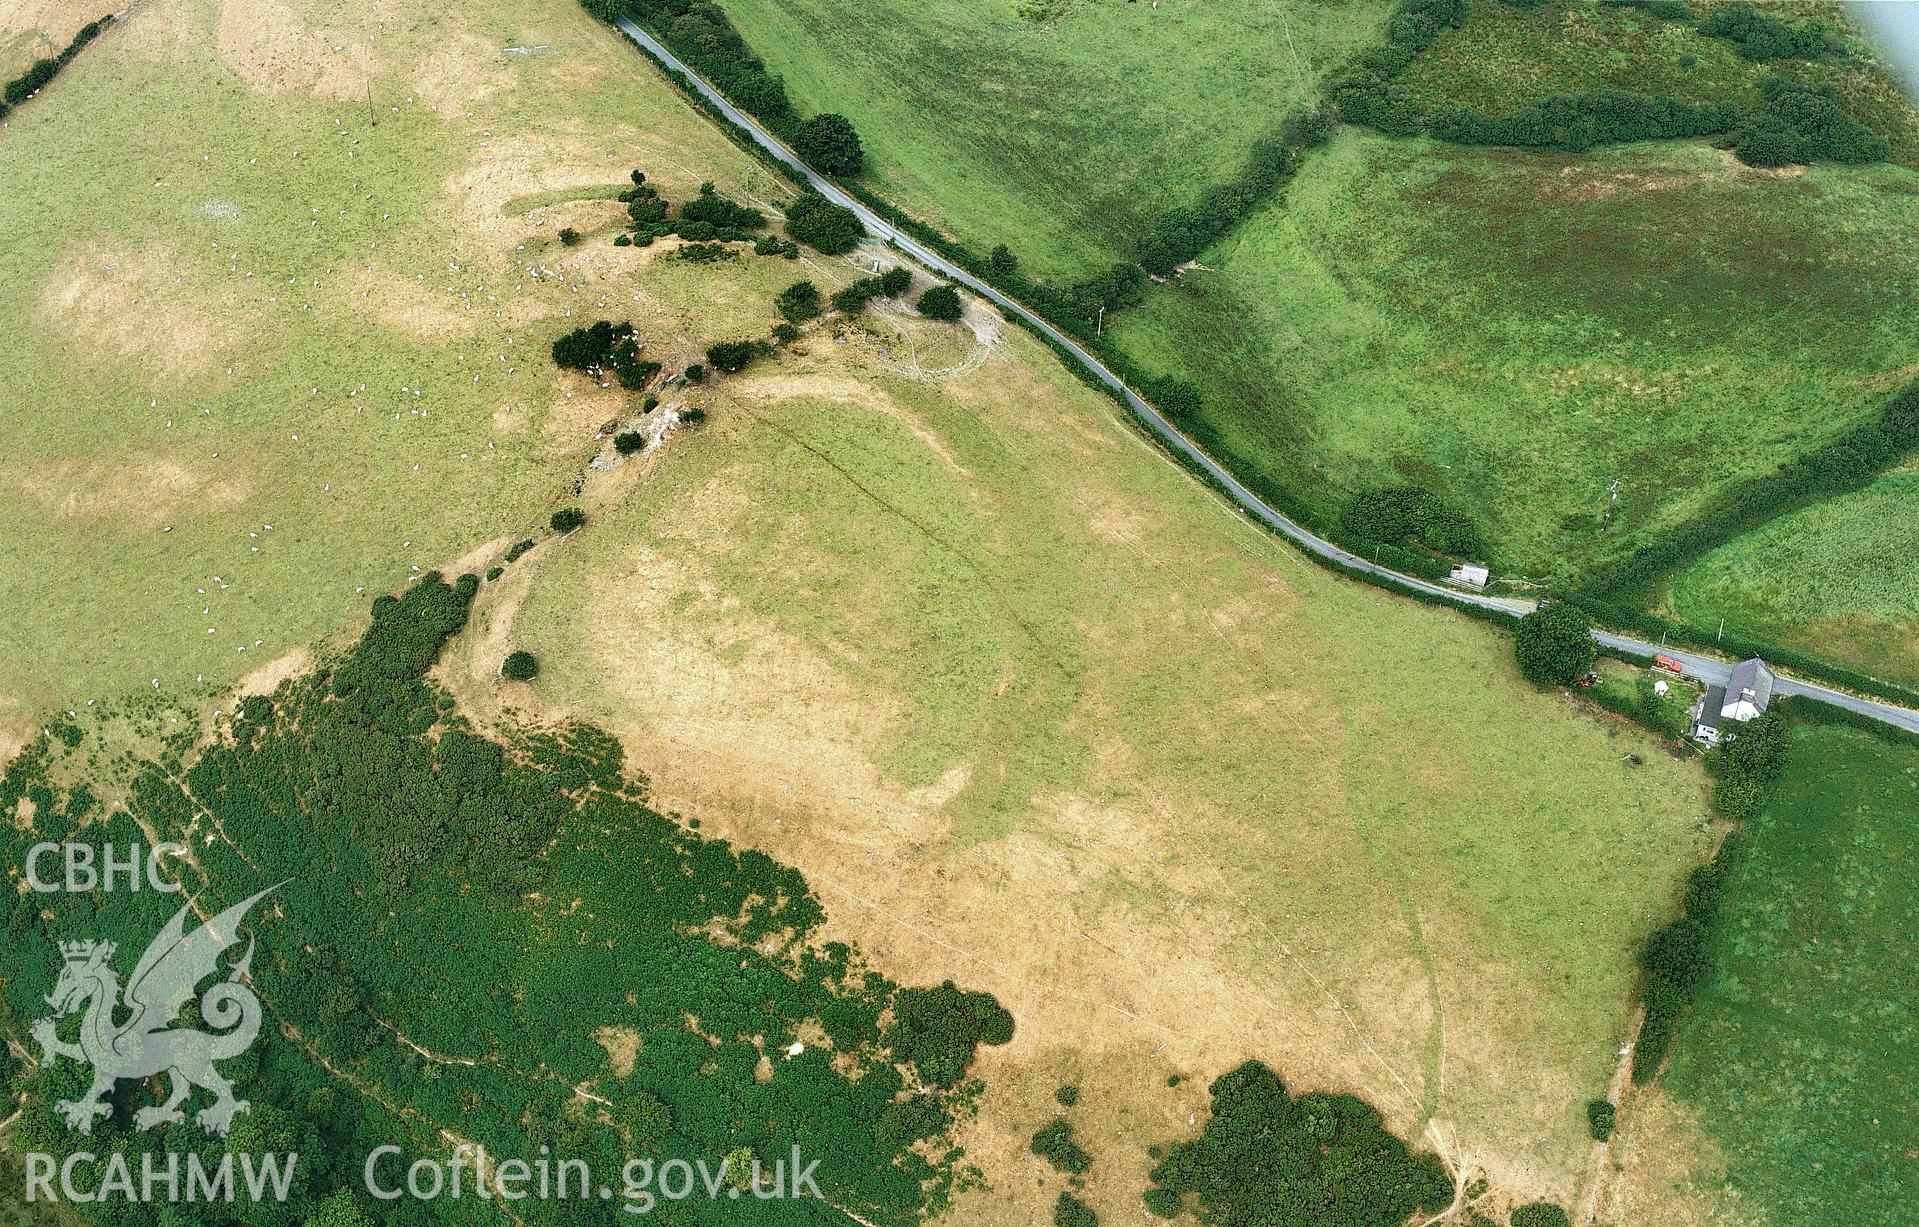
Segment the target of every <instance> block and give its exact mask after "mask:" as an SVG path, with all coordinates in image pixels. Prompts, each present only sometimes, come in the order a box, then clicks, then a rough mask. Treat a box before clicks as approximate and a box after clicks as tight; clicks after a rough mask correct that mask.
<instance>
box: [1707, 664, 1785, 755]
mask: <svg viewBox="0 0 1919 1227" xmlns="http://www.w3.org/2000/svg"><path fill="white" fill-rule="evenodd" d="M1772 681H1773V678H1772V670H1771V669H1768V668H1766V662H1765V661H1763V660H1761V659H1759V658H1758V657H1757V656H1755V657H1753V658H1752V659H1751V660H1747V661H1741V662H1740V663H1739V664H1737V665H1734V666H1733V670H1732V676H1731V677H1729V678H1727V679H1726V684H1725V685H1724V686H1712V687H1709V688H1708V689H1707V691H1706V693H1705V694H1703V695H1701V696H1700V698H1699V702H1698V703H1696V704H1694V705H1693V709H1692V735H1693V737H1694V738H1695V739H1696V740H1699V741H1702V742H1704V743H1705V744H1707V745H1709V746H1710V745H1717V744H1718V743H1719V739H1720V737H1721V736H1722V734H1721V731H1720V730H1721V729H1722V728H1723V727H1724V725H1725V724H1726V722H1727V721H1729V720H1733V721H1738V722H1739V723H1741V724H1743V723H1745V722H1746V721H1748V720H1755V719H1758V717H1759V715H1760V713H1762V712H1764V711H1765V710H1766V708H1767V706H1768V705H1769V704H1771V702H1772ZM1723 735H1724V736H1727V737H1730V736H1731V733H1730V731H1728V732H1726V733H1725V734H1723Z"/></svg>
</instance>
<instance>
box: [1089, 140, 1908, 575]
mask: <svg viewBox="0 0 1919 1227" xmlns="http://www.w3.org/2000/svg"><path fill="white" fill-rule="evenodd" d="M1916 222H1919V176H1915V175H1914V174H1913V173H1912V172H1910V171H1906V170H1904V169H1902V168H1898V167H1892V166H1879V167H1872V168H1865V169H1842V168H1837V167H1815V168H1812V169H1810V170H1808V171H1805V172H1804V173H1800V174H1788V175H1781V174H1764V173H1759V172H1755V171H1751V170H1748V169H1744V168H1740V167H1738V166H1737V165H1736V164H1732V163H1730V162H1729V160H1728V159H1727V158H1725V157H1724V156H1722V155H1721V154H1719V153H1717V152H1716V151H1714V150H1711V149H1706V148H1701V147H1696V146H1690V145H1661V146H1654V147H1636V148H1627V149H1615V150H1609V151H1604V152H1601V153H1596V154H1592V155H1588V156H1584V157H1578V158H1574V157H1567V156H1562V155H1555V154H1521V153H1517V152H1512V151H1503V150H1467V149H1460V148H1456V147H1448V146H1440V145H1434V144H1431V143H1427V142H1421V141H1388V140H1385V139H1383V138H1380V137H1376V136H1372V135H1367V134H1364V133H1359V132H1350V131H1349V132H1345V133H1342V134H1341V135H1340V136H1339V137H1338V138H1337V139H1336V140H1335V141H1334V142H1333V144H1332V145H1331V146H1330V147H1329V148H1327V149H1326V150H1324V151H1322V152H1320V153H1317V154H1315V155H1314V156H1313V157H1312V158H1310V159H1309V160H1308V162H1307V164H1306V167H1305V169H1304V170H1303V172H1302V174H1301V176H1300V178H1299V179H1298V180H1296V181H1295V183H1294V185H1293V187H1292V188H1291V189H1290V191H1289V192H1288V195H1287V197H1286V199H1285V200H1284V201H1283V202H1281V203H1278V204H1275V205H1273V206H1270V207H1268V208H1267V209H1265V210H1263V211H1262V212H1260V213H1258V214H1256V215H1255V216H1254V217H1253V218H1252V219H1251V220H1249V221H1248V222H1247V223H1246V224H1244V225H1243V226H1242V227H1241V228H1240V229H1239V230H1238V231H1236V232H1235V233H1234V234H1233V235H1231V236H1230V237H1228V238H1227V239H1226V240H1225V241H1224V242H1223V243H1221V244H1220V245H1219V247H1217V248H1216V249H1214V250H1213V251H1210V252H1208V253H1207V254H1206V256H1205V257H1203V260H1202V263H1203V264H1204V265H1206V266H1207V267H1206V268H1205V269H1202V270H1197V271H1195V272H1192V273H1189V274H1187V275H1186V276H1184V277H1182V278H1181V279H1180V281H1179V282H1178V283H1177V285H1175V286H1171V287H1167V288H1163V289H1161V290H1158V291H1155V292H1154V293H1153V294H1152V295H1151V296H1150V297H1149V299H1148V301H1147V303H1146V305H1145V306H1143V307H1140V308H1136V309H1134V310H1132V311H1130V312H1128V313H1126V314H1124V315H1122V316H1121V317H1120V320H1119V323H1118V324H1117V325H1116V326H1115V327H1114V328H1113V329H1112V330H1111V331H1112V333H1113V336H1114V338H1115V340H1116V341H1117V342H1118V343H1119V344H1120V345H1121V346H1122V347H1123V348H1124V349H1125V350H1126V351H1127V352H1129V353H1130V354H1132V355H1134V356H1135V357H1137V358H1138V359H1139V361H1140V362H1141V363H1142V364H1143V365H1145V366H1146V367H1147V368H1148V369H1150V370H1160V371H1183V372H1185V373H1186V374H1187V375H1188V376H1189V377H1193V378H1196V379H1197V380H1198V381H1199V382H1200V383H1201V384H1202V385H1203V386H1204V387H1205V388H1206V390H1207V398H1208V399H1207V405H1206V408H1205V411H1204V416H1205V423H1204V425H1205V427H1206V428H1207V432H1208V434H1209V435H1210V437H1209V439H1208V442H1209V445H1210V446H1211V447H1212V448H1213V450H1214V452H1215V454H1216V455H1220V456H1222V458H1224V459H1227V460H1229V461H1230V462H1232V463H1233V464H1234V466H1235V467H1236V468H1237V469H1238V471H1239V472H1241V473H1242V474H1247V473H1251V474H1259V475H1262V476H1263V477H1264V478H1266V479H1268V480H1269V481H1270V482H1272V483H1275V484H1277V485H1278V486H1279V487H1280V488H1281V489H1282V490H1283V491H1285V492H1287V493H1289V494H1291V495H1292V496H1293V497H1294V498H1295V499H1296V500H1297V501H1298V502H1301V503H1303V504H1305V505H1306V507H1307V509H1308V510H1310V511H1312V512H1317V513H1319V514H1320V515H1321V516H1324V517H1331V516H1333V515H1335V514H1336V513H1337V511H1338V509H1339V507H1340V506H1341V505H1342V503H1343V500H1344V498H1345V497H1347V496H1348V495H1350V494H1351V493H1352V492H1353V491H1355V490H1359V489H1364V488H1366V487H1369V486H1374V485H1384V484H1392V483H1397V482H1402V481H1412V482H1416V483H1420V484H1423V485H1425V486H1427V487H1429V488H1431V489H1433V490H1434V491H1436V492H1438V493H1440V494H1441V495H1443V496H1445V497H1448V498H1450V499H1452V500H1454V501H1455V502H1457V503H1458V504H1460V505H1461V506H1463V507H1467V508H1469V509H1471V510H1472V512H1473V513H1474V514H1475V516H1476V517H1477V518H1478V520H1479V522H1480V523H1481V525H1482V527H1483V528H1484V529H1485V530H1486V531H1487V533H1488V535H1489V537H1490V539H1491V541H1492V543H1493V547H1494V551H1495V553H1496V555H1497V560H1498V561H1499V562H1501V563H1503V564H1505V565H1506V566H1508V567H1510V568H1512V569H1515V570H1517V571H1519V572H1521V573H1525V574H1530V575H1533V576H1541V577H1545V576H1571V575H1577V574H1579V573H1580V572H1581V571H1583V570H1584V569H1585V568H1587V567H1588V566H1590V565H1592V564H1593V563H1595V562H1599V561H1602V560H1605V559H1607V558H1609V557H1612V556H1615V555H1617V554H1618V553H1619V552H1620V551H1622V550H1623V549H1625V548H1628V547H1629V546H1631V545H1633V544H1635V543H1636V542H1639V541H1642V540H1644V539H1645V537H1646V535H1647V534H1648V533H1653V532H1657V531H1658V529H1659V528H1660V527H1661V526H1662V525H1664V524H1669V523H1671V522H1672V521H1674V520H1675V519H1677V518H1678V517H1680V516H1682V515H1684V514H1686V513H1688V512H1690V511H1692V510H1694V509H1696V508H1697V507H1698V506H1699V505H1700V504H1701V502H1702V501H1704V500H1705V499H1706V498H1708V497H1709V496H1710V495H1712V494H1713V493H1715V492H1717V491H1720V490H1723V489H1725V488H1726V486H1727V485H1728V484H1729V483H1733V482H1737V481H1739V480H1740V478H1741V477H1742V476H1745V475H1748V474H1754V473H1763V472H1768V471H1770V470H1771V469H1772V468H1773V467H1774V466H1776V465H1777V464H1779V463H1780V462H1781V461H1783V460H1785V459H1787V458H1789V457H1791V456H1793V455H1796V454H1798V453H1799V452H1801V451H1803V450H1804V449H1805V448H1807V447H1809V446H1811V445H1813V444H1816V443H1818V442H1820V441H1822V440H1824V439H1826V438H1828V437H1830V436H1831V435H1832V434H1833V433H1836V432H1837V431H1839V430H1841V429H1843V428H1844V427H1846V426H1848V425H1850V424H1852V423H1854V422H1856V421H1859V420H1860V419H1862V418H1864V417H1866V416H1867V415H1869V414H1870V413H1872V412H1875V411H1876V407H1877V405H1878V403H1879V401H1880V400H1881V398H1882V397H1883V395H1884V394H1885V393H1887V392H1888V391H1890V390H1891V389H1893V388H1895V387H1898V386H1900V385H1902V384H1903V383H1904V382H1905V381H1906V380H1908V379H1910V378H1911V364H1912V363H1913V362H1914V359H1915V356H1919V346H1915V345H1914V343H1913V339H1912V337H1911V334H1910V330H1909V329H1907V328H1906V327H1905V325H1904V322H1903V321H1904V318H1905V315H1906V311H1907V306H1908V304H1910V303H1911V302H1912V301H1913V299H1914V295H1915V293H1919V246H1915V244H1914V242H1913V240H1912V238H1911V234H1912V232H1913V227H1914V225H1915V223H1916ZM1615 483H1617V485H1616V486H1615ZM1615 490H1616V493H1617V497H1616V499H1615V498H1614V495H1613V492H1614V491H1615Z"/></svg>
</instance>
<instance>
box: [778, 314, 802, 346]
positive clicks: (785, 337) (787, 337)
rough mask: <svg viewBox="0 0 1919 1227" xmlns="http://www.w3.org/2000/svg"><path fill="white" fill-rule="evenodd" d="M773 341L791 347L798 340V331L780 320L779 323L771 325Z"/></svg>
mask: <svg viewBox="0 0 1919 1227" xmlns="http://www.w3.org/2000/svg"><path fill="white" fill-rule="evenodd" d="M773 339H774V340H775V341H778V342H779V343H780V344H781V345H791V344H792V343H793V342H795V341H797V340H799V339H800V330H799V329H798V328H796V327H794V326H793V325H792V324H789V323H787V322H786V321H785V320H781V321H780V322H779V323H777V324H775V325H773Z"/></svg>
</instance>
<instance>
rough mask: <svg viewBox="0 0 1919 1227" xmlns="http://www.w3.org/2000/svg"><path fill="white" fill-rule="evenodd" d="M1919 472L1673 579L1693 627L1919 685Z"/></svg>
mask: <svg viewBox="0 0 1919 1227" xmlns="http://www.w3.org/2000/svg"><path fill="white" fill-rule="evenodd" d="M1914 540H1919V473H1911V472H1903V473H1894V474H1890V475H1888V476H1886V477H1882V478H1880V479H1879V480H1878V481H1877V482H1874V483H1873V484H1872V485H1870V486H1868V487H1866V488H1865V489H1864V490H1860V491H1858V492H1857V493H1854V494H1848V495H1845V496H1843V497H1840V498H1836V499H1832V500H1831V501H1829V502H1825V503H1821V504H1819V505H1817V506H1814V507H1809V508H1807V509H1806V510H1804V511H1800V512H1797V513H1795V514H1792V515H1788V516H1783V517H1781V518H1780V519H1778V520H1775V521H1773V522H1772V523H1770V524H1767V525H1766V526H1764V527H1763V528H1761V529H1759V530H1758V531H1756V532H1751V533H1747V534H1746V535H1745V536H1742V537H1740V538H1738V539H1737V540H1735V541H1733V542H1731V543H1730V544H1728V545H1725V546H1723V547H1721V548H1720V549H1718V550H1715V551H1714V552H1712V553H1711V554H1708V555H1706V556H1705V557H1704V558H1702V559H1700V560H1699V562H1698V563H1696V564H1695V565H1694V566H1693V567H1692V568H1691V569H1690V570H1688V571H1686V572H1684V573H1683V574H1681V575H1680V576H1679V577H1678V578H1677V579H1675V580H1674V581H1673V584H1672V589H1671V591H1670V593H1669V594H1668V595H1667V605H1668V607H1669V608H1670V609H1671V611H1672V612H1673V613H1675V614H1677V615H1678V616H1680V617H1681V618H1684V619H1685V620H1687V621H1689V622H1691V623H1692V624H1693V625H1695V626H1705V627H1712V626H1714V625H1716V624H1717V622H1718V620H1719V619H1720V618H1724V619H1725V620H1726V629H1727V630H1729V631H1736V632H1737V633H1739V634H1741V635H1745V636H1747V637H1749V638H1759V639H1763V640H1768V641H1772V642H1777V643H1784V644H1788V645H1790V646H1792V647H1796V648H1799V649H1800V650H1802V651H1806V652H1816V653H1819V654H1821V655H1824V656H1829V657H1831V658H1833V659H1835V660H1839V661H1841V662H1842V663H1845V664H1848V665H1851V666H1852V667H1854V668H1857V669H1862V670H1865V671H1868V672H1871V673H1874V674H1876V675H1878V676H1880V677H1884V678H1886V679H1888V680H1890V681H1896V682H1904V683H1907V684H1912V683H1914V682H1919V563H1915V560H1914V557H1913V551H1912V542H1913V541H1914Z"/></svg>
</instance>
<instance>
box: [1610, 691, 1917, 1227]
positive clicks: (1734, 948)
mask: <svg viewBox="0 0 1919 1227" xmlns="http://www.w3.org/2000/svg"><path fill="white" fill-rule="evenodd" d="M1788 762H1789V766H1788V769H1787V773H1786V776H1785V779H1784V782H1783V783H1782V784H1781V785H1780V788H1779V792H1778V795H1777V796H1775V797H1774V798H1773V800H1772V802H1771V804H1769V805H1768V806H1767V807H1766V810H1765V812H1764V813H1762V814H1761V815H1760V816H1759V817H1758V818H1757V819H1755V820H1754V822H1753V823H1752V825H1751V829H1750V830H1749V832H1748V833H1747V841H1746V851H1745V853H1744V856H1743V859H1742V860H1741V862H1740V864H1739V867H1738V868H1737V870H1736V872H1735V873H1734V875H1733V879H1732V892H1731V895H1730V899H1729V901H1728V903H1727V905H1726V917H1725V919H1724V921H1723V922H1722V924H1721V927H1720V930H1719V932H1718V935H1717V937H1716V939H1715V941H1714V943H1713V959H1714V962H1715V964H1716V966H1717V968H1718V970H1717V971H1716V973H1715V974H1714V976H1713V977H1712V978H1711V979H1710V980H1709V981H1708V982H1707V983H1706V985H1705V986H1704V988H1703V989H1702V990H1701V992H1700V996H1699V1001H1698V1005H1697V1007H1696V1008H1695V1009H1694V1011H1693V1013H1692V1015H1691V1016H1690V1017H1689V1018H1688V1019H1687V1020H1686V1021H1685V1022H1684V1023H1683V1024H1682V1025H1681V1027H1680V1031H1679V1038H1678V1043H1677V1045H1676V1046H1675V1048H1674V1050H1673V1058H1672V1065H1671V1067H1670V1069H1669V1070H1668V1072H1667V1073H1666V1075H1665V1077H1664V1079H1663V1080H1662V1082H1661V1084H1660V1085H1659V1087H1658V1089H1657V1090H1656V1091H1655V1092H1654V1093H1653V1094H1652V1095H1650V1096H1648V1097H1646V1098H1644V1099H1643V1100H1641V1101H1639V1102H1640V1103H1642V1104H1643V1108H1642V1107H1635V1108H1634V1109H1633V1110H1632V1111H1629V1112H1628V1113H1627V1114H1626V1116H1625V1118H1624V1119H1625V1120H1626V1122H1627V1130H1626V1133H1625V1134H1624V1136H1623V1137H1622V1141H1621V1145H1620V1146H1619V1147H1618V1148H1617V1150H1616V1153H1617V1154H1618V1155H1619V1156H1620V1158H1621V1159H1622V1160H1623V1162H1624V1164H1625V1175H1624V1179H1623V1181H1622V1183H1621V1185H1620V1188H1619V1192H1620V1198H1619V1200H1618V1201H1617V1202H1616V1203H1615V1204H1614V1206H1613V1215H1614V1217H1613V1219H1612V1221H1617V1222H1631V1223H1638V1222H1670V1223H1686V1224H1691V1223H1701V1224H1703V1223H1774V1224H1778V1223H1794V1224H1803V1225H1804V1227H1853V1225H1855V1224H1859V1225H1870V1227H1880V1225H1884V1227H1892V1225H1893V1224H1897V1223H1904V1222H1907V1221H1908V1220H1909V1219H1910V1218H1911V1214H1910V1211H1909V1207H1911V1206H1912V1204H1913V1202H1914V1199H1915V1197H1919V1158H1916V1157H1915V1154H1914V1151H1915V1146H1916V1145H1919V1085H1915V1081H1916V1079H1915V1076H1914V1070H1915V1069H1919V1024H1915V1022H1914V1017H1915V1015H1914V1009H1915V1005H1919V984H1915V982H1914V978H1913V967H1914V965H1915V958H1916V957H1919V951H1916V950H1915V948H1914V941H1913V933H1914V931H1915V928H1919V891H1916V890H1915V889H1914V879H1913V876H1912V874H1911V872H1910V866H1911V865H1912V862H1913V858H1914V857H1915V855H1919V839H1916V838H1915V834H1914V828H1913V823H1912V816H1913V813H1914V812H1915V809H1919V748H1916V747H1914V746H1911V745H1890V744H1887V743H1886V742H1885V741H1882V740H1880V739H1878V738H1877V737H1874V736H1871V735H1868V734H1866V733H1862V732H1859V731H1856V730H1852V729H1845V728H1820V727H1813V728H1801V729H1798V730H1796V731H1795V733H1794V735H1793V739H1792V744H1791V749H1790V755H1789V759H1788ZM1688 1153H1690V1154H1691V1155H1693V1156H1695V1161H1694V1162H1692V1163H1690V1164H1685V1163H1680V1164H1675V1163H1674V1160H1675V1158H1676V1157H1679V1156H1684V1155H1687V1154H1688Z"/></svg>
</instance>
